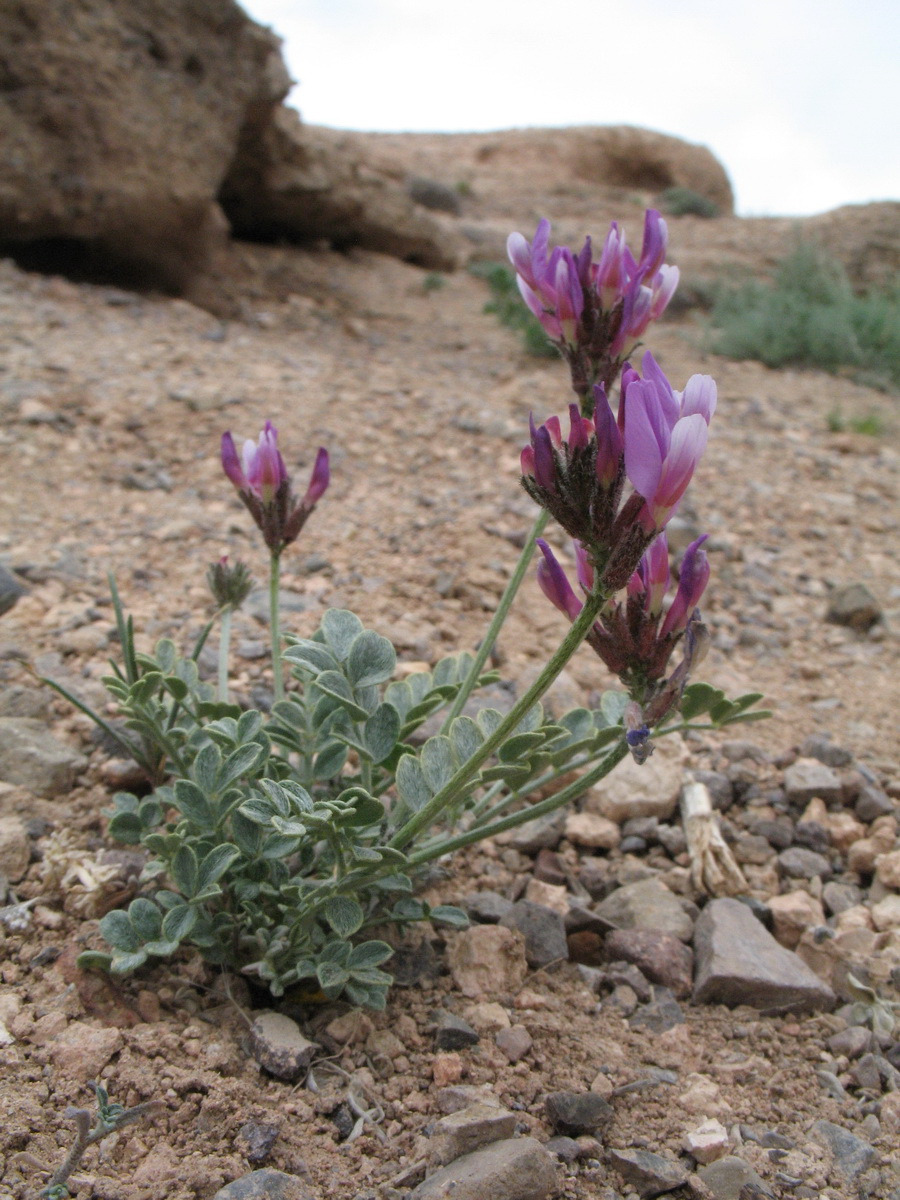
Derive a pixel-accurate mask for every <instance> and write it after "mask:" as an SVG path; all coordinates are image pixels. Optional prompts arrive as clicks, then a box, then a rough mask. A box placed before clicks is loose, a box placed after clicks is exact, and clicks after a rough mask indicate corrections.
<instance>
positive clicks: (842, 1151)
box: [809, 1121, 878, 1179]
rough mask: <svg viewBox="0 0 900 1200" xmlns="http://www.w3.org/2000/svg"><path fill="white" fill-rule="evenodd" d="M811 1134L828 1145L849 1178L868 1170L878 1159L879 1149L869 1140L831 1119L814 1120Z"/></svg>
mask: <svg viewBox="0 0 900 1200" xmlns="http://www.w3.org/2000/svg"><path fill="white" fill-rule="evenodd" d="M809 1136H810V1137H811V1138H812V1139H813V1141H814V1142H818V1143H819V1145H820V1146H827V1147H828V1149H829V1150H830V1151H831V1153H832V1154H833V1155H834V1161H835V1164H836V1165H837V1166H838V1167H839V1168H840V1170H841V1171H842V1173H843V1174H844V1175H845V1176H846V1177H847V1178H848V1179H853V1178H855V1176H857V1175H859V1174H860V1172H861V1171H865V1170H868V1168H869V1167H871V1166H872V1164H873V1163H874V1162H877V1160H878V1151H877V1150H875V1149H874V1148H873V1147H872V1146H870V1145H869V1143H868V1142H864V1141H863V1140H862V1138H858V1137H857V1136H856V1134H855V1133H851V1132H850V1131H849V1129H844V1128H843V1127H842V1126H841V1125H835V1124H833V1123H832V1122H831V1121H814V1122H813V1125H812V1127H811V1128H810V1131H809Z"/></svg>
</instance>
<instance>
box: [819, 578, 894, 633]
mask: <svg viewBox="0 0 900 1200" xmlns="http://www.w3.org/2000/svg"><path fill="white" fill-rule="evenodd" d="M883 615H884V614H883V612H882V609H881V605H880V604H879V603H878V601H877V600H876V599H875V597H874V596H873V595H872V593H871V592H870V591H869V589H868V588H867V587H866V585H865V584H864V583H848V584H846V585H845V586H844V587H839V588H835V590H834V591H833V592H832V593H831V596H830V597H829V599H828V607H827V609H826V610H825V620H826V621H830V622H831V623H832V624H834V625H847V626H849V627H850V628H851V629H855V630H856V631H857V632H858V633H866V632H867V631H868V630H869V629H871V628H872V626H873V625H874V624H876V622H878V621H880V620H881V619H882V617H883Z"/></svg>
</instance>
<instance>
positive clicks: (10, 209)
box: [0, 0, 457, 290]
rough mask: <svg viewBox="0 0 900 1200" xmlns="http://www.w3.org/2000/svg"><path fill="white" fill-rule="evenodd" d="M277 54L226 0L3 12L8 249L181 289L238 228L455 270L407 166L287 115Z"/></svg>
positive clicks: (26, 1)
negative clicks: (377, 158)
mask: <svg viewBox="0 0 900 1200" xmlns="http://www.w3.org/2000/svg"><path fill="white" fill-rule="evenodd" d="M280 45H281V43H280V39H279V38H277V37H276V36H275V35H274V34H273V33H271V32H270V31H268V30H266V29H264V28H262V27H261V26H259V25H257V24H255V23H254V22H253V21H251V20H250V19H249V18H248V17H247V16H246V14H245V13H244V12H243V10H242V9H241V8H240V7H239V6H238V4H236V3H235V2H234V0H191V3H189V4H186V3H183V0H143V2H142V3H141V4H140V5H136V4H134V3H133V0H19V2H18V3H16V4H15V5H6V6H3V7H2V8H0V149H2V154H0V249H2V250H5V251H6V252H7V253H12V254H13V255H15V256H16V257H17V258H19V260H20V261H21V262H23V264H24V265H26V266H34V267H38V268H40V269H49V270H53V271H57V272H61V273H67V274H75V275H79V274H80V275H82V276H88V277H90V276H95V275H98V274H102V275H106V276H113V277H115V278H117V279H119V280H121V281H122V282H134V283H138V284H140V283H145V284H152V285H162V286H164V287H168V288H173V289H176V290H177V289H181V288H183V287H184V286H185V285H186V283H187V282H188V281H189V280H190V279H191V278H192V277H194V276H195V275H196V274H197V272H198V271H200V270H202V269H203V268H204V266H205V265H206V263H207V262H208V261H209V259H210V256H211V252H212V251H213V250H214V248H215V247H217V246H220V245H222V243H223V242H224V241H225V239H226V236H227V233H228V220H229V219H230V220H231V221H233V222H234V225H235V228H236V230H237V232H239V233H240V234H244V235H248V236H251V237H254V238H265V237H269V236H277V237H286V238H288V239H296V240H308V239H315V238H327V239H329V240H330V241H332V242H334V243H336V244H338V245H341V246H345V245H353V244H356V245H362V246H364V247H367V248H369V249H373V250H380V251H383V252H385V253H388V254H395V255H397V256H399V257H402V258H405V259H409V260H411V261H414V262H420V263H422V264H423V265H426V266H429V267H442V268H446V267H451V266H453V265H455V263H456V261H457V256H456V253H455V252H454V251H453V249H452V248H451V242H452V240H453V239H452V236H451V235H450V234H448V233H447V231H446V230H445V228H444V227H443V226H442V225H441V223H440V220H439V219H436V218H434V217H432V216H431V215H430V214H429V213H428V212H427V211H426V210H425V209H424V208H422V207H420V206H418V205H416V204H415V203H414V202H413V201H412V199H410V197H409V195H408V193H407V188H406V182H407V181H406V176H405V172H404V171H403V170H402V169H398V170H397V171H396V172H395V173H394V174H391V173H390V172H385V171H383V170H372V169H367V167H366V165H365V159H366V154H365V149H364V147H363V146H362V145H361V143H360V142H359V141H358V140H356V139H354V138H353V137H352V136H351V135H347V136H345V135H341V134H334V133H330V132H329V131H326V130H311V129H307V128H305V127H304V126H302V125H301V123H300V119H299V117H298V116H297V114H296V113H294V112H293V111H291V110H289V109H286V108H284V107H283V106H282V105H281V101H282V99H283V98H284V97H285V95H286V94H287V92H288V90H289V88H290V79H289V77H288V74H287V70H286V68H285V66H284V63H283V61H282V58H281V53H280ZM220 200H221V204H220ZM223 207H224V210H225V212H227V218H226V215H225V212H223Z"/></svg>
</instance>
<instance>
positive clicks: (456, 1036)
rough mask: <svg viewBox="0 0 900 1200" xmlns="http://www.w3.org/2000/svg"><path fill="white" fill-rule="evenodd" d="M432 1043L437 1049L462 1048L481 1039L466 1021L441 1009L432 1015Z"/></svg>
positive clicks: (472, 1044)
mask: <svg viewBox="0 0 900 1200" xmlns="http://www.w3.org/2000/svg"><path fill="white" fill-rule="evenodd" d="M433 1019H434V1030H435V1031H434V1044H435V1047H436V1048H437V1049H438V1050H464V1049H465V1048H466V1046H474V1045H475V1044H476V1043H477V1042H479V1041H481V1036H480V1034H478V1033H477V1032H476V1031H475V1030H474V1029H473V1028H472V1026H471V1025H470V1024H469V1022H468V1021H464V1020H463V1019H462V1017H458V1016H456V1014H455V1013H449V1012H447V1011H446V1010H444V1009H442V1010H441V1011H440V1012H437V1013H435V1015H434V1018H433Z"/></svg>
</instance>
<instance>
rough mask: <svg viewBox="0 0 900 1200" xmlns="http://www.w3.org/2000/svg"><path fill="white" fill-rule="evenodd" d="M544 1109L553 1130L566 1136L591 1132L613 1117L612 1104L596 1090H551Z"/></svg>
mask: <svg viewBox="0 0 900 1200" xmlns="http://www.w3.org/2000/svg"><path fill="white" fill-rule="evenodd" d="M544 1111H545V1112H546V1114H547V1119H548V1120H549V1122H550V1124H551V1125H552V1126H553V1128H554V1130H555V1131H556V1132H557V1133H563V1134H565V1135H566V1136H568V1137H578V1136H579V1135H580V1134H582V1133H593V1132H594V1131H595V1130H597V1129H602V1128H603V1127H604V1126H606V1125H608V1124H609V1123H610V1121H611V1120H612V1119H613V1110H612V1106H611V1105H610V1104H608V1103H607V1101H606V1100H604V1098H603V1097H602V1096H601V1095H599V1094H598V1093H597V1092H551V1093H550V1095H549V1096H547V1098H546V1100H545V1101H544Z"/></svg>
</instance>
